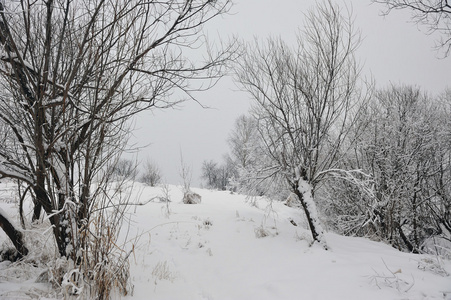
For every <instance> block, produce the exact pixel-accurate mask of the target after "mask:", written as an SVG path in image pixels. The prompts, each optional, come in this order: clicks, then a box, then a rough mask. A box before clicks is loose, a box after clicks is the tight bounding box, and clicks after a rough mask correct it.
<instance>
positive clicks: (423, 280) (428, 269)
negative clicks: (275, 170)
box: [0, 184, 451, 300]
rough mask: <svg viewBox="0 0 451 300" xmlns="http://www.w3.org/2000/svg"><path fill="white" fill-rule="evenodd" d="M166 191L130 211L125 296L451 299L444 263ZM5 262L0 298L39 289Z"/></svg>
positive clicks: (217, 198) (276, 209) (232, 198)
mask: <svg viewBox="0 0 451 300" xmlns="http://www.w3.org/2000/svg"><path fill="white" fill-rule="evenodd" d="M133 189H134V196H133V197H134V198H139V201H140V202H146V201H148V200H150V199H153V198H154V197H156V196H164V193H163V189H162V188H161V187H156V188H150V187H145V186H142V185H140V184H135V185H134V188H133ZM169 189H170V193H169V195H170V199H171V202H170V203H169V205H167V204H166V203H163V202H159V201H158V200H157V199H156V198H154V200H153V201H151V202H149V203H147V204H146V205H144V206H135V207H132V208H131V209H130V215H129V216H130V217H131V219H130V222H129V223H128V226H129V227H128V228H126V227H127V224H126V225H124V227H123V230H124V234H125V233H126V232H127V233H128V234H127V240H128V241H129V243H128V244H127V247H128V248H129V249H134V251H133V253H132V255H131V261H130V264H131V277H132V281H133V284H134V293H133V296H127V297H125V298H126V299H174V300H176V299H220V300H221V299H246V300H248V299H359V300H360V299H377V300H380V299H451V276H446V273H448V274H451V262H450V261H443V260H441V259H440V258H438V257H435V256H427V255H413V254H408V253H402V252H399V251H397V250H395V249H393V248H392V247H390V246H388V245H386V244H383V243H379V242H374V241H370V240H368V239H364V238H354V237H343V236H339V235H336V234H333V233H327V234H326V239H327V244H328V247H329V250H328V251H326V250H323V249H322V248H321V247H320V246H318V245H313V246H310V243H311V238H310V235H309V232H308V231H307V230H306V222H305V220H304V218H303V217H302V213H301V212H300V211H299V210H297V209H294V208H290V207H287V206H285V205H283V204H282V203H272V204H271V205H269V204H268V202H266V201H264V200H262V199H258V200H255V199H254V201H251V200H249V199H246V197H244V196H241V195H236V194H230V193H229V192H218V191H209V190H201V189H193V191H194V192H196V193H198V194H200V195H201V196H202V203H201V204H196V205H186V204H183V203H182V191H181V190H182V189H181V187H176V186H169ZM252 203H253V204H252ZM14 205H15V204H14V203H1V205H0V207H2V208H4V209H8V210H9V211H13V210H12V209H11V208H12V206H14ZM291 221H293V222H291ZM293 223H295V224H297V226H295V225H294V224H293ZM0 238H1V239H2V240H3V239H4V236H3V235H2V236H0ZM7 269H8V266H7V265H2V264H0V279H1V282H0V299H8V296H9V299H16V298H14V295H19V294H20V295H21V296H23V298H19V299H29V298H25V297H26V296H27V295H28V296H29V297H32V295H31V294H30V293H28V294H27V293H25V292H22V293H18V292H14V291H18V290H22V291H33V289H34V291H36V290H37V289H39V288H41V289H42V288H43V287H42V284H40V286H37V285H36V284H33V283H32V282H33V280H34V278H33V276H37V275H38V274H34V275H33V274H32V275H30V276H29V278H26V279H27V280H26V281H24V280H25V279H24V280H23V281H20V280H18V279H17V278H16V279H14V280H13V279H11V280H8V278H7V277H6V276H2V272H5V270H7ZM36 294H38V293H36ZM28 296H27V297H28Z"/></svg>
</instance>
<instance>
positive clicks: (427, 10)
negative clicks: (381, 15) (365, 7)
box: [373, 0, 451, 56]
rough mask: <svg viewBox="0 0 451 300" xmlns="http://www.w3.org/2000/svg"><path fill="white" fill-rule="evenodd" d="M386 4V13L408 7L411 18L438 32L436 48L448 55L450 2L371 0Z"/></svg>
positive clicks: (450, 22)
mask: <svg viewBox="0 0 451 300" xmlns="http://www.w3.org/2000/svg"><path fill="white" fill-rule="evenodd" d="M373 1H374V2H376V3H383V4H385V5H386V6H387V8H388V10H387V11H386V14H388V13H389V12H390V11H391V10H393V9H408V10H410V11H411V12H412V20H413V21H414V22H415V23H418V24H422V25H424V26H426V27H427V28H428V31H429V33H433V32H438V33H439V34H440V39H439V40H438V45H437V48H438V49H442V50H443V51H444V54H445V56H448V55H449V53H450V51H451V4H450V3H449V1H448V0H373Z"/></svg>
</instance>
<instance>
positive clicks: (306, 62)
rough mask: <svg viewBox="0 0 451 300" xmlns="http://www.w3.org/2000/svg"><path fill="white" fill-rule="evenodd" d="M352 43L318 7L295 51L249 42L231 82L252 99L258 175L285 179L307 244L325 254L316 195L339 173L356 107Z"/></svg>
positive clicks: (339, 22)
mask: <svg viewBox="0 0 451 300" xmlns="http://www.w3.org/2000/svg"><path fill="white" fill-rule="evenodd" d="M359 43H360V37H359V35H358V33H357V32H356V31H355V30H354V28H353V23H352V18H351V16H350V15H349V13H346V12H345V14H343V10H341V9H340V8H339V7H338V6H337V5H335V4H333V3H332V2H331V1H325V2H323V3H321V4H319V5H318V6H317V7H316V9H313V10H310V11H309V12H308V13H307V15H306V22H305V25H304V28H303V30H302V31H301V32H300V34H299V35H298V38H297V46H296V47H294V48H291V47H290V46H288V45H287V44H285V43H284V42H283V41H281V40H280V39H276V38H269V39H268V41H267V42H266V43H265V45H262V44H260V43H258V42H256V44H255V45H248V47H247V49H248V51H247V53H246V54H245V55H244V56H243V58H242V59H241V60H240V62H239V65H238V67H237V81H238V82H239V83H240V84H241V85H242V87H243V88H244V89H245V90H247V91H248V92H249V94H250V95H251V97H252V99H253V100H254V105H253V108H252V114H253V116H254V117H255V119H256V120H257V128H258V130H259V134H260V135H261V137H262V142H263V147H262V149H264V151H265V156H266V157H267V158H268V160H267V161H266V163H265V164H266V165H265V166H261V167H260V168H259V170H258V171H259V176H260V178H263V177H267V178H283V179H284V181H285V184H286V185H287V186H288V188H289V190H290V192H292V193H293V194H295V195H296V196H297V198H298V199H299V201H300V203H301V205H302V207H303V210H304V212H305V215H306V217H307V221H308V224H309V227H310V230H311V233H312V237H313V239H314V240H315V241H317V242H319V243H321V244H322V245H323V247H325V248H327V246H326V241H325V239H324V236H323V228H322V226H321V222H320V219H319V216H318V213H317V208H316V203H315V190H316V189H317V187H318V185H319V184H320V183H321V182H322V181H323V180H324V179H325V178H327V176H328V175H330V174H332V173H334V172H338V170H336V166H337V161H338V160H339V159H340V157H341V155H342V152H343V150H344V147H345V146H347V144H349V142H346V141H347V138H348V135H349V133H350V128H352V125H353V122H354V119H355V115H356V114H357V113H358V111H359V107H360V105H361V103H362V99H363V98H362V96H361V91H360V89H359V86H358V83H359V71H360V68H359V65H358V63H357V61H356V59H355V57H354V52H355V50H356V49H357V47H358V45H359Z"/></svg>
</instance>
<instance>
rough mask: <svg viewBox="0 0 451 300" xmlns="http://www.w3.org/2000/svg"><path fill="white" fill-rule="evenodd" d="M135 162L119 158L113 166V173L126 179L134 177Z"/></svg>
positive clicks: (135, 173)
mask: <svg viewBox="0 0 451 300" xmlns="http://www.w3.org/2000/svg"><path fill="white" fill-rule="evenodd" d="M137 173H138V172H137V170H136V164H135V163H134V162H133V161H132V160H129V159H119V161H118V162H117V163H116V164H115V165H114V166H113V175H115V176H119V177H122V178H126V179H135V177H136V175H137Z"/></svg>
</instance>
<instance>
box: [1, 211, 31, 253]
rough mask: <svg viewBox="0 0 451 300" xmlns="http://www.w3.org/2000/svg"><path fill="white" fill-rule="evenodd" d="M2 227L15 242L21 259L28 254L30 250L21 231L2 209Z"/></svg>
mask: <svg viewBox="0 0 451 300" xmlns="http://www.w3.org/2000/svg"><path fill="white" fill-rule="evenodd" d="M0 227H2V229H3V231H4V232H5V233H6V234H7V235H8V237H9V238H10V239H11V241H12V242H13V245H14V247H16V250H17V252H18V253H19V258H21V257H23V256H25V255H27V254H28V249H27V247H26V246H25V243H24V241H23V234H22V232H21V231H19V230H18V229H16V227H15V226H14V225H13V224H12V223H11V222H10V221H9V220H8V218H7V217H6V214H5V212H4V211H3V210H1V209H0Z"/></svg>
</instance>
